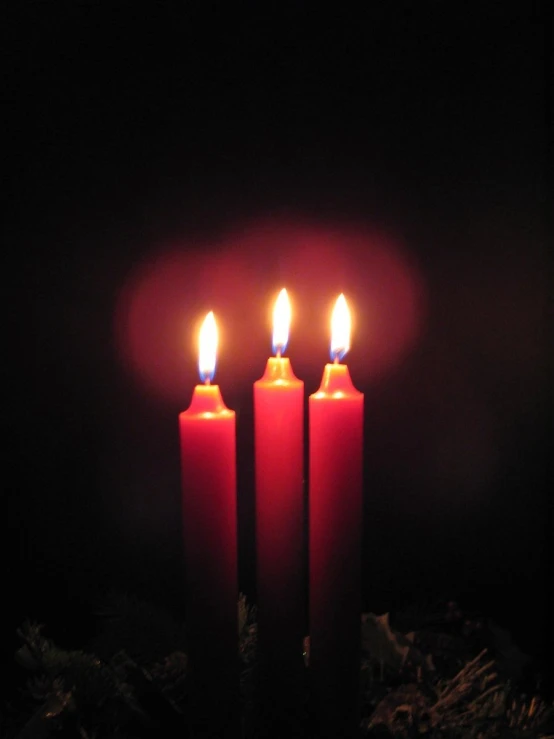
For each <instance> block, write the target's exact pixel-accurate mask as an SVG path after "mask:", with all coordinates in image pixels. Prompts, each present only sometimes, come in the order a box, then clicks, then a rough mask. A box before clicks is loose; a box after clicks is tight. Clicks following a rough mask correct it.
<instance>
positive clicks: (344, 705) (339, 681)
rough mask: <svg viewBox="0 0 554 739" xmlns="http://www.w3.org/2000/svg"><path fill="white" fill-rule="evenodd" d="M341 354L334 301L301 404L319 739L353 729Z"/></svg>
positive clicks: (353, 438) (348, 488)
mask: <svg viewBox="0 0 554 739" xmlns="http://www.w3.org/2000/svg"><path fill="white" fill-rule="evenodd" d="M349 348H350V314H349V311H348V306H347V305H346V300H345V298H344V295H340V297H339V298H338V300H337V303H336V306H335V309H334V311H333V317H332V320H331V358H332V360H333V363H332V364H327V365H326V366H325V369H324V371H323V379H322V382H321V387H320V388H319V390H318V391H317V392H316V393H314V394H313V395H311V396H310V399H309V434H310V443H309V454H310V465H309V568H310V573H309V589H310V595H309V609H310V610H309V614H310V618H309V620H310V675H311V680H312V681H313V682H312V685H313V699H314V712H315V715H316V716H317V717H318V720H319V721H320V726H319V733H318V736H320V737H337V736H341V737H354V736H357V732H358V725H359V707H358V684H359V673H360V617H361V536H362V453H363V451H362V448H363V403H364V396H363V394H362V393H360V392H359V391H358V390H356V389H355V388H354V386H353V384H352V380H351V379H350V373H349V371H348V367H347V366H346V365H345V364H341V362H340V360H341V359H342V358H343V357H344V355H345V354H346V352H347V351H348V349H349Z"/></svg>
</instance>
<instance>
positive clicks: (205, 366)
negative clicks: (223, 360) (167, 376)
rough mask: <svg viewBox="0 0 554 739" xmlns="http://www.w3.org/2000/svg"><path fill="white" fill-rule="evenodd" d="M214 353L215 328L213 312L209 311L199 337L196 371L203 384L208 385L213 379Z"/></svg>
mask: <svg viewBox="0 0 554 739" xmlns="http://www.w3.org/2000/svg"><path fill="white" fill-rule="evenodd" d="M216 353H217V326H216V324H215V318H214V314H213V311H210V312H209V313H208V315H207V316H206V318H205V319H204V323H203V324H202V328H201V329H200V337H199V352H198V371H199V373H200V379H201V380H202V381H203V382H207V383H209V382H210V381H211V380H213V378H214V375H215V358H216Z"/></svg>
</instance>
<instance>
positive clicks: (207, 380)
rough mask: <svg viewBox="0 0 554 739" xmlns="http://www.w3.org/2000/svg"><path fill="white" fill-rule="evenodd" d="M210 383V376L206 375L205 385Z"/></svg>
mask: <svg viewBox="0 0 554 739" xmlns="http://www.w3.org/2000/svg"><path fill="white" fill-rule="evenodd" d="M209 384H210V378H209V377H206V379H205V380H204V385H209Z"/></svg>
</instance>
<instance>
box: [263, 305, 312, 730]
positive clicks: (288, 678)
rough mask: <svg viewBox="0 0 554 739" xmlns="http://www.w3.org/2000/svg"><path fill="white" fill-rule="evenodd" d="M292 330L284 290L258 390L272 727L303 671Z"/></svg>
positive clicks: (298, 417)
mask: <svg viewBox="0 0 554 739" xmlns="http://www.w3.org/2000/svg"><path fill="white" fill-rule="evenodd" d="M289 324H290V303H289V299H288V296H287V292H286V290H282V291H281V293H280V294H279V297H278V299H277V302H276V304H275V310H274V314H273V350H274V352H275V356H274V357H270V358H269V359H268V362H267V365H266V369H265V373H264V376H263V377H262V378H261V379H260V380H258V381H257V382H255V383H254V447H255V478H256V559H257V615H258V654H259V686H260V690H259V695H258V705H259V708H260V711H261V713H262V714H264V717H265V725H266V728H267V727H269V726H271V725H273V722H272V716H271V713H272V708H273V709H274V710H275V711H276V713H277V714H279V712H280V713H281V714H282V715H283V714H284V712H286V711H287V710H288V708H289V707H290V705H289V706H287V702H289V703H290V701H291V700H292V701H294V700H295V691H294V682H295V681H296V680H297V678H298V675H299V673H301V672H302V669H303V660H302V640H303V636H304V632H305V610H306V609H305V602H304V601H305V596H304V592H305V588H304V585H305V580H304V578H305V570H304V501H303V497H304V496H303V478H304V417H303V416H304V413H303V411H304V408H303V406H304V383H303V382H302V381H301V380H299V379H298V378H297V377H295V375H294V373H293V371H292V367H291V363H290V360H289V358H288V357H284V356H283V353H284V352H285V349H286V345H287V343H288V334H289ZM296 697H297V698H298V696H296ZM289 713H290V712H289ZM264 735H267V736H270V735H271V736H272V734H268V733H267V731H266V733H265V734H264Z"/></svg>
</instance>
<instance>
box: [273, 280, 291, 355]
mask: <svg viewBox="0 0 554 739" xmlns="http://www.w3.org/2000/svg"><path fill="white" fill-rule="evenodd" d="M289 329H290V301H289V296H288V295H287V291H286V290H285V288H283V289H282V290H281V292H280V293H279V297H278V298H277V300H276V302H275V308H274V309H273V351H274V352H275V353H276V354H277V355H278V356H280V355H281V354H282V353H283V352H284V351H285V349H286V348H287V344H288V341H289Z"/></svg>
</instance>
